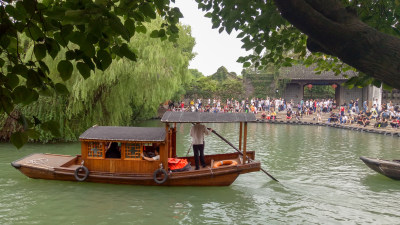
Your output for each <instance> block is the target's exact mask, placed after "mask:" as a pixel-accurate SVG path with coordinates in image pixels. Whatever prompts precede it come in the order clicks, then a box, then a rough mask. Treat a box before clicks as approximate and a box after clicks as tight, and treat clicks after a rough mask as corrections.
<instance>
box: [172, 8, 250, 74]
mask: <svg viewBox="0 0 400 225" xmlns="http://www.w3.org/2000/svg"><path fill="white" fill-rule="evenodd" d="M175 2H176V4H175V5H176V6H177V7H178V8H179V9H180V10H181V12H182V14H183V16H184V18H183V19H181V23H183V24H185V25H190V26H191V27H192V36H193V37H194V38H195V39H196V45H195V46H194V49H193V51H194V52H196V53H197V55H196V57H195V58H194V59H193V60H192V61H191V62H190V66H189V68H192V69H198V70H199V71H200V72H202V73H203V74H204V75H205V76H208V75H211V74H213V73H215V72H216V71H217V69H218V68H219V67H221V66H225V67H226V68H227V69H228V71H229V72H236V73H237V74H238V75H239V74H240V73H241V71H242V64H241V63H237V62H236V60H237V59H238V58H239V56H245V55H247V53H246V51H245V50H244V49H242V48H241V46H242V42H241V41H240V39H238V38H236V36H237V34H238V33H237V32H234V31H233V32H232V33H231V34H230V35H228V34H227V33H226V32H225V31H224V32H222V33H221V34H220V33H218V29H211V27H212V23H211V19H210V18H205V17H204V14H205V13H204V12H203V11H201V10H200V9H198V8H197V3H196V2H195V1H194V0H176V1H175Z"/></svg>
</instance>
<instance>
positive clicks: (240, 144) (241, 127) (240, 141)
mask: <svg viewBox="0 0 400 225" xmlns="http://www.w3.org/2000/svg"><path fill="white" fill-rule="evenodd" d="M242 133H243V122H240V129H239V150H240V151H242Z"/></svg>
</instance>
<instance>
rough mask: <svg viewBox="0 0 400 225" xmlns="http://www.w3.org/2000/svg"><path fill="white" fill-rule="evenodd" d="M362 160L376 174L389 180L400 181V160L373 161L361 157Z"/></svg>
mask: <svg viewBox="0 0 400 225" xmlns="http://www.w3.org/2000/svg"><path fill="white" fill-rule="evenodd" d="M360 159H361V160H362V161H363V162H364V163H365V164H367V166H368V167H369V168H371V169H373V170H375V171H376V172H378V173H380V174H382V175H385V176H387V177H389V178H392V179H395V180H400V160H392V161H390V160H383V159H372V158H367V157H364V156H361V157H360Z"/></svg>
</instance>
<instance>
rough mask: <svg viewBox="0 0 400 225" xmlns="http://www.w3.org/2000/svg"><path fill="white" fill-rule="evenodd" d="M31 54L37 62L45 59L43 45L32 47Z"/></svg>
mask: <svg viewBox="0 0 400 225" xmlns="http://www.w3.org/2000/svg"><path fill="white" fill-rule="evenodd" d="M33 53H34V54H35V57H36V59H37V60H41V59H43V58H44V57H46V46H45V45H44V44H36V45H35V47H33Z"/></svg>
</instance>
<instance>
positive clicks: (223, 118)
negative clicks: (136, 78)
mask: <svg viewBox="0 0 400 225" xmlns="http://www.w3.org/2000/svg"><path fill="white" fill-rule="evenodd" d="M254 121H256V116H255V115H254V114H253V113H209V112H173V111H167V112H165V113H164V115H163V117H162V118H161V122H164V123H239V122H254Z"/></svg>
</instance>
